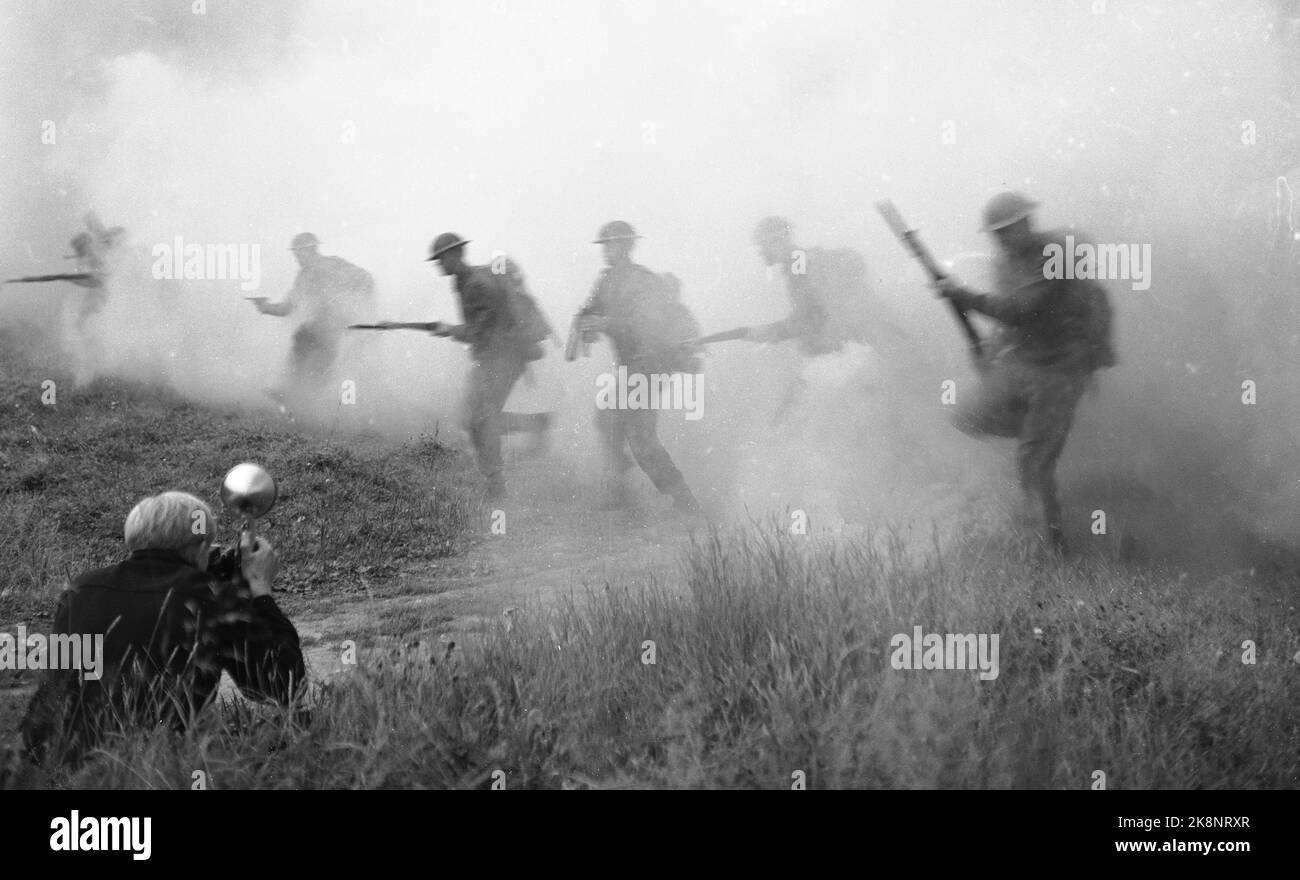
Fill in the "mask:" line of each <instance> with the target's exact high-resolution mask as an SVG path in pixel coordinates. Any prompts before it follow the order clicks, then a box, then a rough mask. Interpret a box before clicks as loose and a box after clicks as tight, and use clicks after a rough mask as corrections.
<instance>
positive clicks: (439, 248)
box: [425, 232, 469, 263]
mask: <svg viewBox="0 0 1300 880" xmlns="http://www.w3.org/2000/svg"><path fill="white" fill-rule="evenodd" d="M467 244H469V239H468V238H461V237H460V236H459V235H457V234H456V233H454V232H444V233H443V234H442V235H439V236H438V237H437V238H435V239H434V240H433V244H431V245H429V256H428V257H426V258H425V262H426V263H427V262H429V261H430V260H436V259H438V258H439V257H441V256H442V255H443V254H445V253H446V252H447V251H449V250H451V249H452V248H458V247H461V246H463V245H467Z"/></svg>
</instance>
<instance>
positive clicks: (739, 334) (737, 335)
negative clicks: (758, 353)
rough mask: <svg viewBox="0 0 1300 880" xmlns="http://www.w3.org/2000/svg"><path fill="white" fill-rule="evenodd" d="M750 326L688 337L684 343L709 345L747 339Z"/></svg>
mask: <svg viewBox="0 0 1300 880" xmlns="http://www.w3.org/2000/svg"><path fill="white" fill-rule="evenodd" d="M749 329H750V328H748V327H737V328H735V329H734V330H723V331H722V332H721V333H710V334H709V335H708V336H700V337H698V338H696V339H687V340H686V341H684V342H683V343H682V345H709V344H710V343H713V342H730V341H731V340H733V339H745V338H746V337H748V336H749Z"/></svg>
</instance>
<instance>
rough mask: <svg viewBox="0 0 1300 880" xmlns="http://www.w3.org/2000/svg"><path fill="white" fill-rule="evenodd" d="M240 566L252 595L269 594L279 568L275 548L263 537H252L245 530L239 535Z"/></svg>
mask: <svg viewBox="0 0 1300 880" xmlns="http://www.w3.org/2000/svg"><path fill="white" fill-rule="evenodd" d="M239 557H240V566H241V568H242V569H243V572H244V580H246V581H248V586H249V589H250V590H251V591H252V593H253V596H254V597H257V596H269V595H271V584H273V583H274V582H275V575H276V573H277V572H279V570H280V560H279V559H277V558H276V555H275V548H274V547H272V546H271V544H270V542H269V541H267V540H266V539H265V538H256V539H254V538H253V537H252V536H251V535H249V533H248V532H247V531H244V532H241V533H240V535H239Z"/></svg>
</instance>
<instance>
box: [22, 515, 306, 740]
mask: <svg viewBox="0 0 1300 880" xmlns="http://www.w3.org/2000/svg"><path fill="white" fill-rule="evenodd" d="M215 523H216V520H215V518H214V517H213V515H212V510H211V508H209V507H208V505H206V504H204V503H203V502H202V501H200V500H199V499H198V498H195V497H194V496H193V495H189V494H186V493H184V492H164V493H162V494H161V495H155V496H153V497H150V498H146V499H144V500H143V501H141V502H140V503H139V504H137V505H136V506H135V508H134V509H133V510H132V511H131V513H130V514H129V515H128V516H127V518H126V527H125V534H126V548H127V550H128V551H129V552H130V556H129V557H128V558H127V559H126V561H124V562H122V563H120V564H118V565H115V566H112V567H110V568H101V569H98V570H96V571H91V572H88V573H86V574H83V575H82V576H81V577H79V578H77V579H76V580H75V581H74V582H73V583H72V585H71V586H70V587H69V588H68V589H67V590H65V591H64V593H63V595H62V597H61V598H60V600H59V605H58V609H57V610H56V611H55V614H54V628H53V631H54V633H57V634H65V633H76V634H83V633H84V634H91V635H94V634H102V635H103V637H104V639H103V677H102V678H101V679H99V680H91V678H88V677H83V675H82V673H81V671H80V670H76V669H57V670H56V669H51V670H49V671H47V672H46V673H44V675H45V678H44V679H43V680H42V682H41V685H40V687H39V689H38V690H37V692H36V694H35V696H34V697H33V698H32V702H31V704H30V705H29V706H28V708H27V716H26V718H24V720H23V725H22V733H23V741H24V743H25V745H26V746H27V749H28V752H29V753H30V754H31V756H32V757H33V759H35V760H36V761H38V762H44V761H51V762H54V761H64V760H66V761H72V762H77V761H79V760H80V758H81V757H82V755H83V754H84V752H85V751H86V750H88V749H91V748H94V746H95V745H96V744H97V743H98V741H99V739H100V737H101V736H102V735H103V734H104V733H105V732H107V731H108V730H110V729H112V728H113V727H117V726H120V725H121V724H122V723H123V722H124V721H126V722H133V723H135V724H142V725H144V726H146V727H149V726H156V725H162V724H166V725H169V726H171V727H172V728H173V729H178V730H180V729H184V728H185V727H186V726H187V725H188V724H189V723H190V721H191V720H193V718H194V717H195V716H196V715H197V713H198V712H199V711H200V710H202V709H203V708H204V707H205V706H207V705H208V703H210V702H211V701H212V698H213V696H214V695H215V693H216V691H217V686H218V684H219V683H220V681H221V673H222V671H223V670H224V671H225V672H227V673H229V674H230V677H231V678H232V679H234V681H235V684H236V685H238V686H239V689H240V692H241V693H243V694H244V696H246V697H248V698H249V699H252V700H275V701H276V702H279V703H281V704H285V705H287V704H288V703H289V702H290V701H291V699H292V698H293V696H294V695H295V693H296V691H297V690H298V688H299V687H300V686H301V685H302V683H303V681H304V679H305V675H306V672H305V669H304V667H303V660H302V652H301V651H300V650H299V646H298V633H297V631H296V630H295V629H294V627H293V624H292V623H290V622H289V619H288V618H287V617H285V616H284V614H283V613H282V612H281V611H280V609H279V608H278V607H277V606H276V604H275V600H274V599H273V598H271V583H272V581H273V580H274V579H275V575H276V571H277V569H278V562H277V560H276V556H275V551H274V550H273V549H272V547H271V545H270V544H269V543H267V542H266V541H264V540H262V539H261V538H258V539H257V541H256V546H252V545H251V541H250V539H249V536H248V534H247V533H244V534H243V535H241V543H240V547H239V551H240V552H239V564H238V570H237V567H236V564H235V558H234V554H233V553H232V552H229V551H227V552H225V553H222V552H220V551H219V550H218V549H217V548H214V547H213V546H212V539H211V538H210V537H209V536H210V535H211V534H212V531H213V527H214V526H215ZM241 575H242V576H241Z"/></svg>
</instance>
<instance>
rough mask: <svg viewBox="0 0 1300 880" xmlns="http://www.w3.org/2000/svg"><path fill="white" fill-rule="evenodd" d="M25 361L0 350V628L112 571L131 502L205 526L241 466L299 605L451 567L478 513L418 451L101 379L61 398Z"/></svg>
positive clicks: (66, 390) (422, 442)
mask: <svg viewBox="0 0 1300 880" xmlns="http://www.w3.org/2000/svg"><path fill="white" fill-rule="evenodd" d="M28 354H30V353H29V352H25V351H24V349H23V347H22V346H21V345H20V344H19V340H17V339H16V338H15V337H14V336H13V335H12V334H6V335H5V336H4V337H3V338H2V339H0V408H2V409H3V412H4V418H3V421H0V572H3V576H2V579H0V623H3V622H7V621H12V620H16V619H30V617H31V615H32V614H33V613H37V612H40V611H47V610H48V609H49V607H50V605H51V604H52V603H51V600H52V599H53V597H54V596H56V595H57V593H58V591H59V590H60V589H61V588H62V587H63V586H64V585H65V583H66V582H67V580H68V579H69V578H70V577H72V576H75V575H76V574H77V573H79V572H81V571H84V570H86V569H88V568H94V567H98V566H102V565H110V564H112V563H114V562H116V561H118V560H120V559H121V558H122V556H123V549H122V523H123V521H124V519H125V518H126V514H127V512H128V511H129V510H130V509H131V507H132V505H134V504H135V502H136V501H138V500H139V499H140V498H142V497H144V496H145V495H150V494H154V493H157V492H160V491H163V490H166V489H181V490H184V491H188V492H192V493H193V494H195V495H197V496H199V497H200V498H203V499H205V500H206V501H208V502H209V503H210V504H212V505H213V509H214V510H215V511H217V513H218V515H219V516H220V515H221V507H220V499H219V495H218V493H219V488H220V482H221V478H222V476H223V475H224V473H225V472H226V470H228V469H229V468H230V467H231V466H232V465H234V464H237V463H238V462H241V461H248V460H252V461H257V462H259V463H261V464H263V465H264V466H265V467H266V468H267V469H268V470H269V471H270V472H271V473H272V474H273V475H274V476H275V478H276V480H277V482H278V484H279V488H280V499H279V502H278V503H277V505H276V507H275V509H274V510H273V511H272V512H271V514H270V515H269V516H268V517H267V518H266V519H265V520H264V521H263V526H262V531H263V533H264V534H266V535H267V537H268V538H269V539H270V540H271V541H272V542H273V543H274V544H275V545H276V547H277V549H278V550H279V551H280V554H281V559H282V562H283V564H282V565H281V581H280V583H279V586H280V587H281V588H283V589H286V590H288V591H291V592H297V593H306V594H310V595H313V596H316V595H329V594H337V593H340V592H349V591H354V590H361V589H363V588H364V587H366V586H370V585H381V584H382V583H383V581H384V580H385V579H386V578H388V577H390V576H391V575H392V574H394V573H395V571H396V570H397V568H398V567H399V566H401V565H402V564H403V563H404V562H407V561H411V560H418V559H428V558H437V557H444V556H449V555H451V554H453V553H454V552H456V550H457V547H458V544H459V542H460V541H461V540H462V538H463V536H464V534H465V529H466V525H467V523H468V522H469V517H470V516H471V515H472V511H473V508H474V505H475V504H476V503H477V502H476V501H475V499H476V494H477V493H476V488H475V485H474V481H473V479H472V477H470V476H469V475H467V469H466V468H465V467H464V461H463V459H462V458H461V457H460V456H459V455H458V454H457V453H455V452H454V451H452V450H450V449H448V448H445V447H444V446H442V445H440V444H439V443H437V442H435V441H434V440H433V439H432V438H420V439H418V440H414V441H411V442H406V443H402V444H398V443H395V442H391V441H385V440H383V439H381V438H378V437H362V436H356V435H346V434H339V435H335V436H321V435H320V434H319V433H313V432H309V431H299V430H297V429H296V428H295V426H294V425H293V424H291V423H289V422H287V421H285V420H284V419H282V418H279V417H278V416H276V415H275V414H273V413H261V412H240V411H236V410H233V409H232V410H218V409H210V408H206V407H201V406H196V405H194V404H192V403H190V402H187V401H186V400H184V399H182V398H181V397H179V396H178V395H176V394H175V393H172V392H170V391H168V390H167V389H163V388H158V387H156V386H146V385H142V384H138V383H133V382H128V381H122V380H116V379H102V380H97V381H95V382H93V383H91V384H90V385H87V386H85V387H83V388H78V389H75V390H74V388H73V383H72V381H71V379H70V377H67V376H65V375H62V374H60V373H59V372H57V371H55V370H50V369H43V368H39V367H37V366H34V362H33V359H31V358H30V357H28V356H27V355H28ZM46 377H52V379H53V381H54V382H55V394H56V396H55V401H56V402H55V404H54V405H46V403H44V402H43V395H44V394H45V392H46V391H47V390H48V389H47V387H45V386H43V384H42V383H43V382H45V379H46ZM45 399H46V400H48V397H46V398H45ZM236 526H237V523H235V522H233V521H231V520H230V519H229V518H223V521H222V522H221V523H220V528H219V534H218V540H220V541H222V542H224V543H230V542H231V541H233V540H234V537H235V531H234V530H235V527H236Z"/></svg>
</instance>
